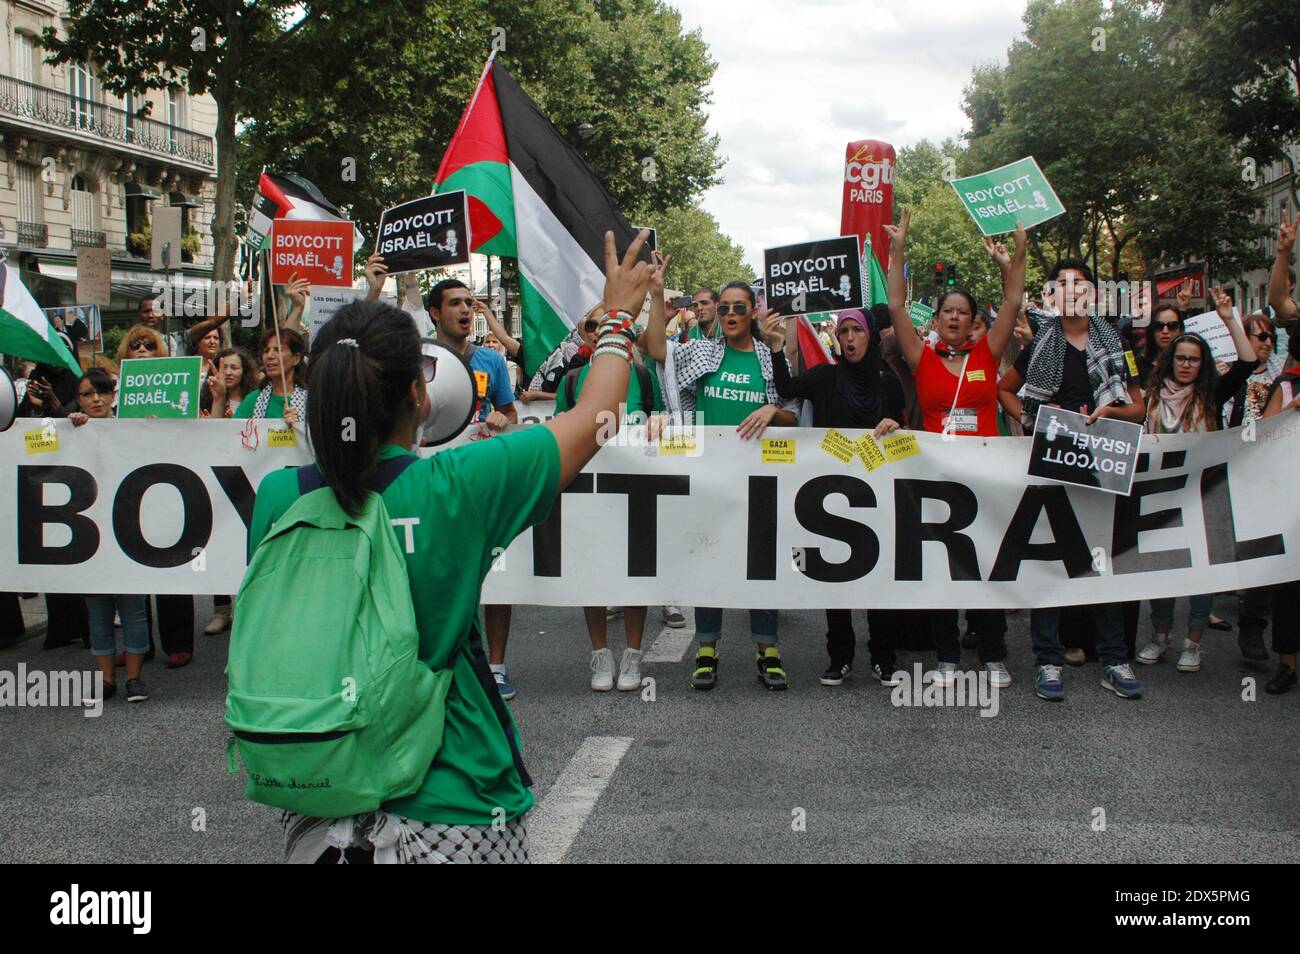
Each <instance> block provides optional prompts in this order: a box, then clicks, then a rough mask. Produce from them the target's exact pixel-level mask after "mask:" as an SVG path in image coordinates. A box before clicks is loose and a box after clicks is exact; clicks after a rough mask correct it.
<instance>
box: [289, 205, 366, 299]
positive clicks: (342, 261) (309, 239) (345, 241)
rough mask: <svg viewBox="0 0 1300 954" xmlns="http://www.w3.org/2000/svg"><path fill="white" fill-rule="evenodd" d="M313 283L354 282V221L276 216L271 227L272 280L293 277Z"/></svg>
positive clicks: (349, 283) (345, 283)
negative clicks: (323, 220)
mask: <svg viewBox="0 0 1300 954" xmlns="http://www.w3.org/2000/svg"><path fill="white" fill-rule="evenodd" d="M291 276H293V277H296V278H305V279H307V281H309V282H311V284H313V285H335V286H343V287H349V286H351V285H352V223H351V222H316V221H290V220H288V219H276V220H275V224H274V225H273V226H272V227H271V283H272V284H274V285H287V284H288V283H289V279H290V277H291Z"/></svg>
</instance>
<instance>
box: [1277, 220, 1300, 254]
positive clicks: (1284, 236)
mask: <svg viewBox="0 0 1300 954" xmlns="http://www.w3.org/2000/svg"><path fill="white" fill-rule="evenodd" d="M1297 226H1300V210H1297V211H1296V214H1295V217H1294V218H1292V216H1291V211H1290V210H1289V209H1283V210H1282V224H1281V225H1279V226H1278V227H1277V257H1278V258H1286V259H1290V258H1291V249H1293V248H1294V247H1295V233H1296V227H1297Z"/></svg>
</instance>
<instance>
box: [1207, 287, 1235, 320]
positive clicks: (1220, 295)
mask: <svg viewBox="0 0 1300 954" xmlns="http://www.w3.org/2000/svg"><path fill="white" fill-rule="evenodd" d="M1210 297H1211V298H1213V299H1214V306H1215V311H1217V312H1218V313H1219V317H1220V318H1222V319H1223V321H1224V322H1225V323H1226V322H1229V321H1232V298H1231V297H1229V296H1228V294H1227V293H1226V292H1225V291H1224V290H1223V289H1222V288H1220V287H1219V286H1218V285H1215V286H1214V287H1213V288H1211V289H1210Z"/></svg>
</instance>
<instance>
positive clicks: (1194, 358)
mask: <svg viewBox="0 0 1300 954" xmlns="http://www.w3.org/2000/svg"><path fill="white" fill-rule="evenodd" d="M1174 361H1176V362H1177V363H1178V364H1200V363H1201V356H1200V355H1199V354H1176V355H1174Z"/></svg>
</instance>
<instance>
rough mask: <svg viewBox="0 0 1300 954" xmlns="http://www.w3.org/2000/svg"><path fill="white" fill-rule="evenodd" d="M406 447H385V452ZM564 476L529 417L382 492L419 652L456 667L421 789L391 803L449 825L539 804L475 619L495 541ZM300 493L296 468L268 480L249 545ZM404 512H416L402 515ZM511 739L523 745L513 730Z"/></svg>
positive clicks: (399, 810)
mask: <svg viewBox="0 0 1300 954" xmlns="http://www.w3.org/2000/svg"><path fill="white" fill-rule="evenodd" d="M406 453H409V452H408V451H405V450H403V449H402V448H400V447H394V446H392V445H386V446H384V447H383V448H382V449H381V450H380V452H379V459H380V460H387V459H388V458H390V457H396V456H399V455H401V454H406ZM559 479H560V452H559V447H558V446H557V445H556V443H555V438H554V437H553V436H552V434H551V432H550V431H549V430H548V429H547V428H545V427H530V428H527V429H526V430H522V431H519V432H516V433H512V434H505V435H502V436H501V437H494V438H491V439H490V440H484V441H478V442H476V443H474V444H470V445H469V446H466V447H458V448H455V449H453V450H447V451H443V452H441V453H439V454H434V455H433V456H432V457H430V458H427V459H425V460H422V461H420V462H419V463H417V464H413V465H412V466H410V467H408V468H407V469H406V470H404V471H403V472H402V474H401V476H399V477H398V478H397V479H396V480H395V481H393V483H392V484H390V485H389V487H388V488H387V489H386V490H385V491H384V494H383V496H384V505H385V506H386V507H387V508H388V513H389V516H390V517H391V518H392V519H393V520H394V521H395V523H394V529H395V531H396V533H397V543H398V546H399V547H400V548H401V550H402V552H403V553H405V555H406V567H407V571H408V572H409V574H410V578H411V599H412V601H413V602H414V604H415V620H416V624H417V625H418V626H419V628H420V660H421V661H422V662H424V663H425V664H426V665H428V666H429V667H431V668H433V669H442V668H445V667H447V666H452V667H454V673H455V674H454V676H453V677H452V679H453V681H452V686H451V690H450V691H449V692H448V694H447V722H446V727H445V729H444V734H443V740H442V748H441V749H440V750H439V751H438V755H437V757H436V758H435V759H434V761H433V765H432V766H430V768H429V774H428V775H426V776H425V779H424V784H423V785H421V786H420V789H419V791H417V792H416V793H415V794H414V795H410V796H408V797H406V798H402V799H398V800H397V801H394V802H389V803H388V804H386V805H385V806H384V808H385V809H386V810H387V811H390V812H394V813H396V814H398V815H403V816H406V817H408V818H415V819H418V820H420V821H427V822H434V823H438V824H444V825H490V824H492V822H493V814H492V810H493V809H494V808H496V807H498V806H499V807H501V808H502V809H504V810H505V817H506V818H507V819H515V818H518V817H520V816H521V815H523V814H524V813H525V812H527V811H528V810H529V809H530V808H532V807H533V794H532V792H530V791H529V790H528V789H527V788H525V787H524V784H523V781H522V780H521V778H520V777H519V773H518V771H517V770H516V768H515V763H514V758H513V755H512V753H511V750H510V742H509V740H508V739H507V737H506V734H505V732H504V731H503V730H502V727H501V722H500V720H499V719H498V718H497V715H496V712H495V711H494V710H493V708H492V702H491V700H490V699H489V697H488V695H487V692H486V691H485V690H484V688H483V685H482V683H480V682H479V678H478V676H477V674H476V673H475V670H474V666H473V655H472V652H471V649H470V647H471V645H472V644H471V642H470V639H471V636H470V632H471V631H470V625H471V623H473V622H474V620H475V619H476V617H477V614H478V605H479V597H480V591H481V589H482V586H483V580H484V578H485V577H486V576H487V574H488V570H489V569H491V567H492V561H493V555H494V552H493V551H494V550H495V549H496V548H497V547H500V548H501V550H502V551H503V550H504V549H505V548H506V547H507V546H509V544H510V541H512V540H513V539H514V538H515V537H516V536H518V535H519V534H520V533H522V532H523V531H524V530H526V529H527V528H528V527H530V526H533V525H534V524H538V523H541V522H542V521H544V520H545V519H546V515H547V514H548V513H549V512H550V509H551V504H552V503H553V502H554V500H555V496H556V494H557V493H558V491H559ZM297 498H298V477H297V473H296V472H295V471H294V470H293V469H285V470H281V471H276V472H274V473H271V474H268V475H267V476H266V477H265V478H264V479H263V480H262V483H261V486H259V487H258V489H257V502H256V503H255V504H254V507H253V521H252V524H251V526H250V528H249V532H248V541H249V552H250V554H251V553H252V551H253V549H254V548H256V546H257V544H258V543H259V542H260V541H261V540H262V538H263V537H264V536H265V535H266V533H267V531H268V530H270V528H271V526H272V525H273V524H274V523H275V521H276V519H277V518H278V517H280V516H281V515H282V514H283V513H284V512H285V511H286V510H288V509H289V506H290V505H291V504H292V503H293V502H294V501H295V500H296V499H297ZM407 519H411V520H413V521H414V522H413V523H397V522H396V521H402V520H407ZM497 552H498V553H499V552H501V551H497ZM309 596H310V594H297V595H295V598H305V597H309ZM511 730H512V731H515V730H514V726H513V722H512V724H511ZM515 739H516V744H518V732H517V731H515Z"/></svg>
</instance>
